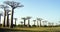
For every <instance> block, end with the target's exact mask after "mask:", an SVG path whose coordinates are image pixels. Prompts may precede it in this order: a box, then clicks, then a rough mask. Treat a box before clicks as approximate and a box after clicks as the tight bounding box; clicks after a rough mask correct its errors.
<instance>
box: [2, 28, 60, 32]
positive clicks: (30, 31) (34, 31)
mask: <svg viewBox="0 0 60 32" xmlns="http://www.w3.org/2000/svg"><path fill="white" fill-rule="evenodd" d="M2 29H5V30H7V31H24V32H60V27H32V28H20V27H16V28H2Z"/></svg>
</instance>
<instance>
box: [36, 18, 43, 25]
mask: <svg viewBox="0 0 60 32" xmlns="http://www.w3.org/2000/svg"><path fill="white" fill-rule="evenodd" d="M37 20H38V21H40V26H41V21H42V20H43V19H42V18H37Z"/></svg>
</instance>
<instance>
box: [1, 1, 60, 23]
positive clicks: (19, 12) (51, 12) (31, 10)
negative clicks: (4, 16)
mask: <svg viewBox="0 0 60 32" xmlns="http://www.w3.org/2000/svg"><path fill="white" fill-rule="evenodd" d="M4 1H7V0H0V3H2V2H4ZM9 1H16V2H19V3H21V4H22V5H24V7H22V8H16V9H15V11H14V18H18V20H17V24H19V23H20V21H22V19H21V18H22V17H27V16H31V17H32V18H31V23H30V24H33V23H32V22H33V21H32V20H34V19H36V18H37V17H39V18H42V19H43V20H47V21H48V22H54V23H59V21H60V15H59V14H60V0H9ZM0 11H1V9H0Z"/></svg>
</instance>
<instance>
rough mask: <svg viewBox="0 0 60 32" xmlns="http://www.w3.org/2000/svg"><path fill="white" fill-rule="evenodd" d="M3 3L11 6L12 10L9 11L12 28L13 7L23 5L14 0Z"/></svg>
mask: <svg viewBox="0 0 60 32" xmlns="http://www.w3.org/2000/svg"><path fill="white" fill-rule="evenodd" d="M4 3H5V4H7V5H9V6H11V8H12V11H11V28H13V13H14V9H15V8H17V7H23V5H21V4H20V3H18V2H14V1H5V2H4Z"/></svg>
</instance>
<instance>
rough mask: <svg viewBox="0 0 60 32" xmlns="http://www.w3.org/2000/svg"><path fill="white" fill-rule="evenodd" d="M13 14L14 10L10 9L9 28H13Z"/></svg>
mask: <svg viewBox="0 0 60 32" xmlns="http://www.w3.org/2000/svg"><path fill="white" fill-rule="evenodd" d="M13 13H14V9H12V12H11V28H13Z"/></svg>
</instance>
